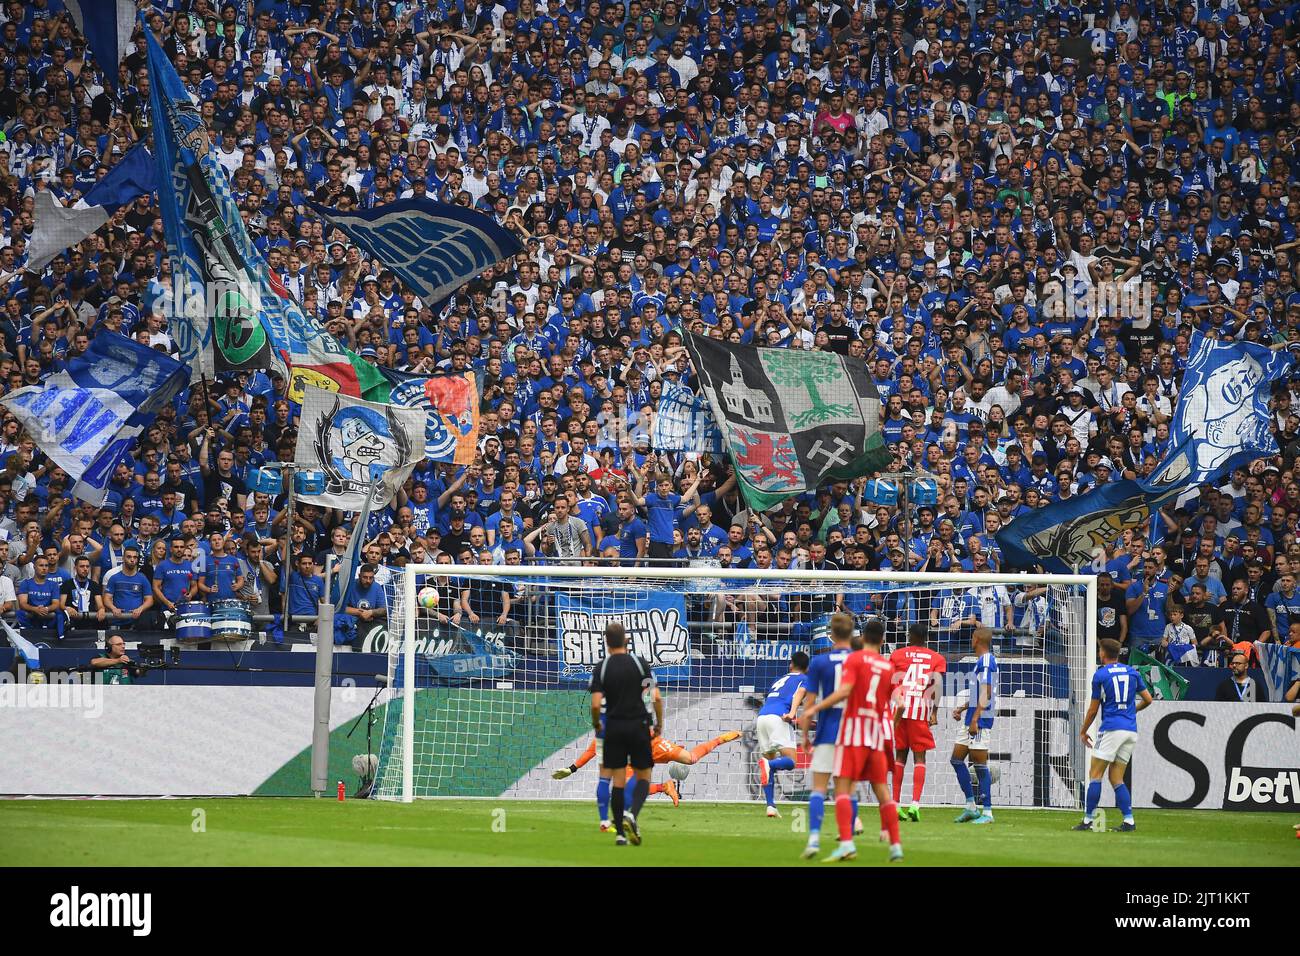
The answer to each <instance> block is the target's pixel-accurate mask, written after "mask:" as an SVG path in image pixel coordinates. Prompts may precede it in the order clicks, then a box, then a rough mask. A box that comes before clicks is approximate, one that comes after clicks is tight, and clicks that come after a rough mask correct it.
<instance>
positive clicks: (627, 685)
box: [588, 621, 664, 846]
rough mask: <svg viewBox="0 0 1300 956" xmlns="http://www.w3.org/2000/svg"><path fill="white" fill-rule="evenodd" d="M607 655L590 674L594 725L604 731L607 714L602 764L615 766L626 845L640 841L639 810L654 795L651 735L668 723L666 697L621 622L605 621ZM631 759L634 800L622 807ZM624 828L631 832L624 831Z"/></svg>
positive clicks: (616, 806)
mask: <svg viewBox="0 0 1300 956" xmlns="http://www.w3.org/2000/svg"><path fill="white" fill-rule="evenodd" d="M605 649H606V654H605V659H604V660H603V661H601V662H600V666H598V667H597V668H596V669H595V670H594V671H592V673H591V687H590V688H588V689H589V690H590V691H591V726H592V727H593V728H594V729H595V731H596V736H597V737H600V736H601V733H602V727H601V715H602V713H603V714H604V728H603V733H604V745H603V746H604V766H605V768H606V769H607V770H612V771H613V779H612V780H611V781H610V783H611V787H612V789H611V790H610V801H609V802H610V811H611V815H612V816H613V818H614V827H615V829H616V830H617V831H618V837H617V838H616V839H615V841H614V842H615V843H616V844H617V845H618V846H626V845H627V842H628V840H629V839H630V840H631V841H632V842H633V843H634V844H637V845H639V844H640V843H641V831H640V830H639V829H638V828H637V823H636V818H637V814H639V813H640V812H641V804H643V803H645V799H646V797H648V796H650V771H651V769H652V768H653V767H654V760H653V758H652V757H651V755H650V740H651V738H652V737H654V736H655V735H656V734H658V733H659V731H660V729H661V728H662V727H663V723H664V702H663V698H662V697H660V696H659V688H658V687H657V686H656V685H655V678H654V674H652V673H651V671H650V665H649V664H647V663H646V662H645V661H643V660H641V658H639V657H637V656H636V655H635V654H629V653H628V650H627V632H626V631H624V629H623V625H622V624H620V623H619V622H617V621H611V622H610V623H609V624H607V625H605ZM628 764H631V765H632V769H633V770H635V771H636V784H635V786H634V787H633V790H632V803H631V806H630V808H629V809H627V810H626V811H625V810H624V809H623V806H624V804H623V784H624V783H625V781H626V777H627V767H628ZM624 827H626V829H627V834H626V835H625V834H624Z"/></svg>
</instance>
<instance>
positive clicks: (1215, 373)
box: [996, 332, 1294, 572]
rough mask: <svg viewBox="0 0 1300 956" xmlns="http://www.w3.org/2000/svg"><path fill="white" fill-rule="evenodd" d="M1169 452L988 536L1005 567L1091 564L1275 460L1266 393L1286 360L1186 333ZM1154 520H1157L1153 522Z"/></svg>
mask: <svg viewBox="0 0 1300 956" xmlns="http://www.w3.org/2000/svg"><path fill="white" fill-rule="evenodd" d="M1190 345H1191V348H1190V350H1189V352H1188V360H1187V369H1186V371H1185V372H1184V373H1183V381H1182V386H1181V388H1180V390H1179V396H1178V407H1177V408H1176V409H1175V411H1174V417H1173V421H1172V422H1170V425H1169V439H1170V447H1171V448H1172V451H1170V452H1169V453H1168V454H1166V456H1165V458H1164V460H1163V461H1161V462H1160V464H1159V465H1158V466H1157V467H1156V469H1155V471H1153V472H1152V473H1151V474H1150V475H1149V476H1147V477H1146V478H1137V479H1123V480H1120V481H1113V482H1108V483H1106V484H1104V485H1099V486H1098V487H1096V488H1094V489H1092V490H1091V491H1089V492H1088V493H1087V494H1084V495H1080V496H1077V497H1075V498H1070V499H1068V500H1066V501H1055V502H1052V503H1051V504H1049V505H1047V506H1045V507H1043V508H1040V509H1038V510H1037V511H1034V512H1032V513H1030V514H1026V515H1021V516H1020V517H1019V518H1016V519H1015V520H1014V521H1012V522H1011V523H1010V524H1008V525H1007V526H1006V527H1004V528H1003V529H1002V530H1001V531H999V532H998V533H997V535H996V537H997V541H998V546H999V547H1000V548H1001V549H1002V555H1003V558H1004V560H1005V562H1006V564H1007V566H1008V567H1012V568H1019V569H1030V568H1033V567H1041V568H1043V569H1044V570H1045V571H1048V572H1068V571H1070V570H1071V569H1072V568H1074V567H1080V568H1085V567H1100V566H1101V565H1104V563H1105V561H1106V553H1107V552H1106V549H1107V548H1109V547H1112V546H1113V545H1114V544H1115V542H1116V541H1118V540H1119V539H1120V536H1121V535H1123V533H1124V532H1125V531H1127V530H1130V529H1138V528H1142V529H1146V528H1147V527H1148V525H1150V523H1151V520H1152V517H1153V516H1154V515H1157V513H1158V512H1159V510H1160V509H1161V508H1162V507H1166V506H1172V505H1175V504H1177V503H1179V502H1181V501H1182V500H1183V498H1184V496H1185V495H1188V494H1191V495H1194V494H1195V489H1196V488H1197V487H1198V486H1200V485H1202V484H1206V483H1209V484H1218V483H1219V482H1220V481H1222V480H1223V479H1224V478H1225V477H1226V476H1227V475H1228V474H1230V473H1231V472H1232V471H1233V470H1234V469H1236V468H1238V467H1241V466H1244V465H1248V464H1250V463H1251V462H1252V461H1255V460H1256V459H1257V458H1265V457H1267V456H1269V455H1275V454H1277V451H1278V444H1277V438H1276V436H1274V434H1273V426H1272V420H1271V418H1270V413H1269V397H1270V395H1271V394H1272V385H1273V382H1275V381H1278V380H1279V379H1282V378H1284V377H1285V376H1286V374H1287V373H1288V372H1289V371H1290V369H1291V367H1292V365H1293V362H1294V359H1293V357H1292V356H1291V355H1290V354H1289V353H1288V352H1281V351H1274V350H1272V349H1269V348H1266V347H1264V346H1262V345H1256V344H1254V343H1251V342H1224V341H1218V340H1215V339H1210V338H1207V337H1205V336H1203V335H1201V334H1200V333H1199V332H1193V333H1192V335H1191V343H1190ZM1157 520H1159V519H1157Z"/></svg>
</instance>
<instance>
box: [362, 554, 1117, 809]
mask: <svg viewBox="0 0 1300 956" xmlns="http://www.w3.org/2000/svg"><path fill="white" fill-rule="evenodd" d="M429 588H432V589H433V592H434V593H430V592H429V590H428V589H429ZM387 590H388V598H389V614H388V621H389V624H388V642H387V647H388V678H389V685H388V690H387V691H385V700H384V703H385V710H384V716H383V733H382V735H381V742H380V747H379V751H380V752H379V767H378V770H377V773H376V777H375V785H374V790H373V796H375V797H376V798H378V799H386V800H401V801H404V802H410V801H412V800H413V799H415V798H417V797H420V798H429V797H461V798H464V797H510V798H525V799H590V798H591V796H592V793H593V790H594V788H595V785H596V779H597V761H594V760H593V761H591V762H590V763H589V764H587V765H586V766H585V767H584V768H582V769H580V770H579V771H578V772H577V773H575V774H573V775H572V776H570V777H568V778H567V779H564V780H561V781H556V780H553V779H552V777H551V773H552V771H554V770H556V769H560V768H564V767H567V766H569V764H571V763H572V762H574V761H575V759H577V758H578V756H579V755H580V754H581V753H583V751H584V750H585V748H586V747H587V745H588V743H589V742H590V740H591V736H592V734H591V727H590V697H589V695H588V694H587V682H588V679H589V677H590V674H591V670H592V668H593V666H594V665H595V664H597V663H598V662H599V660H600V659H601V657H602V656H603V654H604V642H603V634H604V627H605V624H606V622H608V621H609V620H611V619H617V620H620V621H622V622H623V624H624V625H625V627H626V629H627V633H628V636H629V642H630V643H629V646H630V649H632V650H633V651H635V652H636V653H638V654H640V655H641V656H642V657H644V658H645V659H646V660H647V661H648V662H649V663H650V664H651V666H652V668H653V670H654V672H655V675H656V677H657V679H658V683H659V686H660V689H661V691H662V693H663V695H664V700H665V718H666V719H665V727H664V731H663V734H664V737H665V738H667V739H668V740H671V741H673V742H675V743H677V744H680V745H682V746H683V747H684V748H685V749H687V750H691V749H692V748H695V747H697V746H698V745H701V744H706V743H708V742H709V741H712V740H715V739H716V738H718V737H719V735H721V734H723V733H724V732H726V731H730V730H735V731H739V732H740V734H741V737H740V738H739V739H736V740H733V741H728V742H726V743H723V744H720V745H718V746H716V747H715V748H714V749H712V750H711V751H710V752H709V753H708V754H707V755H704V756H702V757H701V759H699V761H698V762H697V763H696V764H694V765H693V766H691V767H690V768H689V770H688V771H687V773H686V776H685V779H682V780H680V788H681V790H682V795H683V797H684V798H687V799H690V800H711V801H744V802H748V801H759V800H761V799H762V797H761V791H760V787H759V782H758V768H757V760H756V757H757V755H756V754H755V739H756V738H755V733H754V718H755V716H756V714H757V712H758V708H759V706H761V702H762V698H763V696H764V695H765V694H766V692H767V689H768V688H769V686H770V685H771V684H772V682H773V681H775V680H776V679H777V678H778V677H779V676H780V675H782V674H784V673H786V671H787V670H788V666H789V660H790V655H791V654H792V653H793V652H794V651H796V650H802V651H805V652H807V653H809V654H810V655H814V654H816V653H818V652H819V651H821V650H823V649H825V648H828V647H829V646H830V645H829V639H828V637H827V630H828V621H829V616H830V612H831V611H832V610H834V609H835V608H836V607H838V606H842V607H844V608H846V609H848V610H850V612H851V613H853V615H854V618H855V620H856V621H857V623H858V624H859V626H860V625H861V624H863V623H865V622H866V621H868V620H871V619H873V618H875V619H879V620H880V621H881V622H882V623H883V625H884V627H885V640H886V652H888V651H890V650H892V649H894V648H896V647H898V646H900V645H901V644H904V643H906V639H907V638H906V634H907V629H908V627H909V625H911V624H914V623H920V624H923V625H925V626H926V627H927V630H928V632H929V643H930V646H931V647H934V648H935V649H936V650H938V651H940V652H942V653H943V654H944V656H945V657H946V658H947V661H948V673H947V674H946V675H945V677H944V681H943V684H942V687H941V688H940V697H939V700H938V704H937V707H938V710H937V713H938V723H937V725H936V726H935V728H934V731H935V740H936V744H937V749H936V750H935V751H933V752H932V754H931V758H930V763H931V772H930V774H929V776H928V779H927V784H926V792H925V799H924V802H925V803H926V804H959V803H961V802H963V801H962V798H961V795H960V791H959V789H958V787H957V784H956V780H955V779H954V775H953V774H952V773H951V772H946V771H948V767H947V755H948V753H949V752H950V750H951V747H952V742H953V739H954V737H955V736H956V734H957V732H958V730H959V729H960V724H959V723H958V722H957V721H956V720H955V719H954V718H953V716H952V711H953V709H954V708H955V707H956V706H958V705H959V704H960V703H961V702H963V701H964V700H965V699H966V694H967V688H968V683H969V675H970V672H971V669H972V666H973V664H974V656H973V654H972V653H971V648H970V637H971V633H972V631H973V629H974V628H973V626H972V625H971V620H972V615H973V616H974V619H975V620H977V621H978V622H979V623H980V624H981V625H984V626H987V625H997V626H995V627H994V642H993V650H994V652H995V654H996V655H997V658H998V664H999V671H1000V686H999V687H998V688H997V703H996V719H995V722H994V727H993V731H992V747H991V751H990V757H989V762H990V765H991V767H992V769H993V778H994V783H993V802H994V805H995V806H1001V807H1056V808H1077V807H1078V806H1080V805H1081V798H1082V791H1083V788H1084V787H1085V786H1086V782H1087V776H1086V767H1087V757H1088V754H1087V753H1086V751H1085V749H1084V747H1083V745H1082V743H1081V742H1080V741H1079V730H1080V724H1081V721H1082V717H1083V715H1084V713H1085V711H1086V709H1087V704H1088V698H1089V695H1090V688H1091V679H1092V672H1093V670H1094V669H1095V666H1096V627H1095V621H1096V578H1095V577H1092V576H1089V575H1033V574H970V573H964V574H938V573H924V572H910V573H904V572H872V571H837V572H825V571H810V570H799V571H795V570H787V571H777V570H775V569H773V570H771V571H767V570H736V569H722V568H718V567H653V568H632V567H615V566H608V565H592V566H581V567H578V566H500V565H497V566H459V565H450V564H440V565H411V566H408V567H406V568H405V569H403V571H402V572H401V573H400V574H397V575H394V577H393V579H392V580H391V581H390V583H389V585H388V588H387ZM466 592H468V600H469V603H470V606H471V609H473V610H475V612H476V614H478V616H479V618H480V619H479V620H478V621H473V620H472V619H470V618H469V617H468V616H466V615H464V614H463V613H462V614H461V615H460V616H458V617H457V616H453V615H454V612H455V611H456V610H457V609H458V607H459V605H460V603H461V597H462V594H465V593H466ZM503 592H505V593H509V594H510V600H509V606H508V608H507V607H506V602H505V600H504V599H503V597H502V594H503ZM417 595H420V596H422V597H423V598H424V599H425V600H424V601H423V602H422V601H420V600H418V599H417ZM430 604H432V606H429V605H430ZM422 605H423V606H422ZM940 759H941V761H942V762H941V764H940ZM807 762H808V755H807V754H805V753H804V752H803V751H802V749H801V750H800V752H799V756H798V759H797V767H798V769H796V770H795V771H793V772H787V773H782V774H780V775H779V777H778V784H779V787H778V793H779V797H780V799H783V800H802V799H805V797H806V794H807V789H808V786H809V783H810V774H808V773H807V772H805V770H804V768H806V766H807ZM683 769H684V768H681V767H678V768H676V771H677V772H676V774H675V775H676V776H681V774H682V770H683ZM666 772H667V768H665V767H663V766H657V767H656V768H655V772H654V778H653V779H654V781H655V782H663V781H664V780H665V779H667V777H666ZM908 779H909V781H910V772H909V777H908ZM908 788H910V783H909V784H908ZM908 788H905V789H908Z"/></svg>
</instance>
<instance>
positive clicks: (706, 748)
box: [551, 730, 740, 830]
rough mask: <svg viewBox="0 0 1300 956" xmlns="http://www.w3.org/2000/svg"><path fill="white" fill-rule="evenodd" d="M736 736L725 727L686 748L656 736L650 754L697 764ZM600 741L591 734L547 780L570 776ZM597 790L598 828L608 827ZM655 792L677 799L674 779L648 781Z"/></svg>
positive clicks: (602, 770)
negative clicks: (573, 756)
mask: <svg viewBox="0 0 1300 956" xmlns="http://www.w3.org/2000/svg"><path fill="white" fill-rule="evenodd" d="M739 739H740V731H738V730H728V731H726V732H725V733H722V734H719V735H718V736H717V737H714V738H713V739H712V740H710V741H707V742H706V743H702V744H699V745H698V746H696V747H692V748H691V749H690V750H687V749H686V748H685V747H682V746H680V745H678V744H675V743H673V742H672V741H671V740H666V739H664V738H663V737H662V736H658V737H654V738H652V739H651V741H650V754H651V756H652V757H653V758H654V762H655V763H680V764H685V765H687V766H690V765H692V764H695V763H697V762H698V761H699V760H701V759H702V758H703V757H705V756H706V755H707V754H709V753H712V752H713V751H714V750H715V749H716V748H718V747H721V746H722V745H723V744H726V743H730V742H731V741H733V740H739ZM601 742H602V741H601V740H600V738H599V737H593V738H592V739H591V743H589V744H587V749H586V750H584V751H583V752H582V753H581V754H579V755H578V758H577V759H576V760H574V761H573V763H571V764H569V765H568V766H567V767H564V768H562V769H560V770H556V771H555V772H554V773H552V774H551V779H553V780H563V779H565V778H566V777H571V776H573V775H574V774H575V773H577V772H578V770H580V769H581V768H582V767H584V766H586V765H587V763H588V762H589V761H590V760H591V759H592V758H593V757H595V756H596V755H597V753H598V752H599V747H600V744H601ZM610 773H611V771H609V770H607V769H606V768H604V767H601V768H600V775H601V777H602V780H603V779H605V778H607V777H608V775H609V774H610ZM600 793H601V789H600V788H597V801H596V802H597V806H598V808H599V810H600V828H601V829H602V830H607V829H611V828H612V826H613V825H612V824H611V823H610V822H609V814H608V804H602V802H601V800H600ZM656 793H666V794H668V798H669V799H670V800H672V802H673V806H677V804H678V803H679V802H680V800H681V797H680V795H679V794H678V792H677V782H676V781H675V780H671V779H670V780H667V781H665V782H664V783H652V784H651V785H650V794H651V795H652V796H653V795H654V794H656Z"/></svg>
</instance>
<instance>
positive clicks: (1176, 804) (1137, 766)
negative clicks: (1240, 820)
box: [1133, 701, 1300, 812]
mask: <svg viewBox="0 0 1300 956" xmlns="http://www.w3.org/2000/svg"><path fill="white" fill-rule="evenodd" d="M1133 802H1134V805H1135V806H1138V807H1161V808H1176V809H1182V810H1191V809H1203V810H1286V811H1292V812H1300V720H1297V718H1295V717H1293V716H1291V705H1290V704H1245V703H1216V702H1210V701H1180V702H1174V701H1161V702H1159V703H1157V704H1155V705H1154V706H1152V707H1148V708H1147V709H1146V710H1144V711H1142V713H1140V714H1139V715H1138V744H1137V750H1136V751H1135V752H1134V754H1133Z"/></svg>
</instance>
